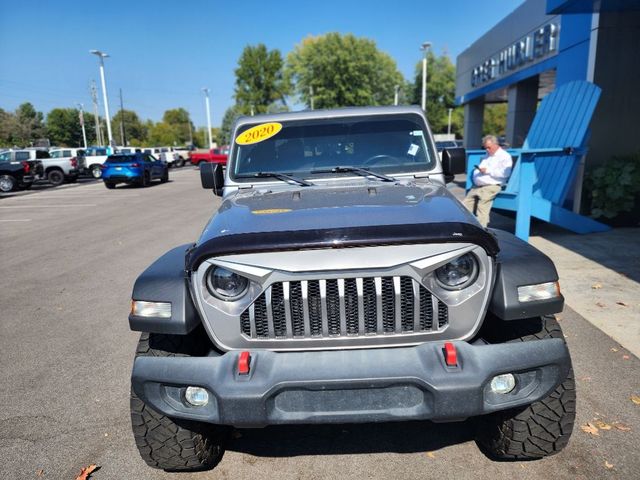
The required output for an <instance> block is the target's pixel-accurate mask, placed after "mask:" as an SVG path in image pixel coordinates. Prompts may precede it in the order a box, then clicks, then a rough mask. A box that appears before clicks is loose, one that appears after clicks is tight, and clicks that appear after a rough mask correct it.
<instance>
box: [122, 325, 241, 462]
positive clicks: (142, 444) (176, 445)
mask: <svg viewBox="0 0 640 480" xmlns="http://www.w3.org/2000/svg"><path fill="white" fill-rule="evenodd" d="M198 333H199V334H200V335H197V336H196V335H186V336H185V335H160V334H153V333H152V334H149V333H143V334H142V335H141V336H140V341H139V342H138V348H137V349H136V357H138V356H152V357H184V356H190V355H193V354H196V355H197V354H205V352H206V346H205V345H204V344H203V342H200V341H198V337H199V338H202V335H204V336H206V333H205V332H203V331H200V332H198ZM130 405H131V426H132V429H133V436H134V438H135V442H136V446H137V447H138V450H139V452H140V456H141V457H142V459H143V460H144V461H145V462H146V463H147V465H149V466H150V467H154V468H159V469H163V470H169V471H197V470H211V469H212V468H214V467H215V466H216V465H217V464H218V463H219V462H220V460H221V459H222V456H223V454H224V445H225V444H226V442H227V440H228V439H229V437H230V433H231V429H230V428H229V427H225V426H218V425H210V424H206V423H198V422H189V421H186V420H181V419H172V418H169V417H167V416H165V415H162V414H161V413H158V412H156V411H155V410H153V409H152V408H151V407H149V406H148V405H146V404H145V403H144V402H143V401H142V400H141V399H140V398H138V397H137V396H136V394H135V393H134V392H133V390H132V391H131V402H130Z"/></svg>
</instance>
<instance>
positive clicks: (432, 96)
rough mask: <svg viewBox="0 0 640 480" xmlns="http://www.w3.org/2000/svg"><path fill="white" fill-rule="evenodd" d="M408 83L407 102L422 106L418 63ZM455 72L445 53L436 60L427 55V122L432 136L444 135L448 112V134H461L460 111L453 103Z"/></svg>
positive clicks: (462, 117) (430, 54) (462, 113)
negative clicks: (411, 81) (408, 97)
mask: <svg viewBox="0 0 640 480" xmlns="http://www.w3.org/2000/svg"><path fill="white" fill-rule="evenodd" d="M415 72H416V73H415V77H414V82H413V84H412V88H411V92H410V99H411V103H413V104H416V105H421V104H422V60H421V61H420V62H418V63H417V65H416V69H415ZM455 91H456V69H455V66H454V65H453V63H452V62H451V59H450V58H449V56H448V55H447V54H446V53H445V54H442V55H440V56H439V57H437V56H436V55H435V54H434V53H433V51H431V50H429V52H428V53H427V112H426V113H427V119H428V120H429V125H431V129H432V130H433V132H434V133H446V132H447V128H448V124H449V109H452V111H451V133H455V134H458V135H462V127H463V125H464V111H463V108H462V107H458V106H456V104H455Z"/></svg>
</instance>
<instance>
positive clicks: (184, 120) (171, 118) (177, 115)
mask: <svg viewBox="0 0 640 480" xmlns="http://www.w3.org/2000/svg"><path fill="white" fill-rule="evenodd" d="M162 121H163V122H165V123H167V124H169V125H171V128H172V129H173V130H174V133H175V136H176V139H175V140H174V141H175V142H176V143H177V144H179V145H185V144H187V143H189V142H190V141H191V136H192V132H193V130H194V126H193V123H192V122H191V118H190V117H189V112H187V111H186V110H185V109H184V108H174V109H173V110H167V111H166V112H164V115H163V116H162Z"/></svg>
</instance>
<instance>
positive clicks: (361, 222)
mask: <svg viewBox="0 0 640 480" xmlns="http://www.w3.org/2000/svg"><path fill="white" fill-rule="evenodd" d="M451 242H456V243H459V242H469V243H475V244H478V245H480V246H482V247H483V248H484V249H485V250H486V251H487V253H488V254H489V255H492V256H494V255H496V254H497V253H498V244H497V242H496V240H495V238H494V236H493V235H492V234H491V233H489V232H488V231H487V230H485V229H483V228H482V227H481V226H480V224H479V223H478V221H477V220H476V218H475V217H474V216H473V215H472V214H471V213H470V212H469V211H467V209H466V208H464V206H463V205H462V204H460V202H458V201H457V200H456V199H455V198H454V197H453V195H452V194H451V193H450V192H449V191H448V190H447V189H446V188H444V187H442V186H437V185H432V184H427V185H420V186H418V185H416V184H407V185H402V184H390V185H389V184H387V185H385V184H376V185H370V184H368V185H367V184H365V185H357V186H353V185H350V186H348V187H331V188H327V187H321V186H314V187H306V188H300V189H296V190H286V191H269V190H252V191H250V192H247V193H238V194H236V195H233V196H231V197H229V198H227V199H225V200H224V202H223V203H222V205H221V206H220V209H219V210H218V212H217V214H216V215H214V216H213V218H212V219H211V221H210V222H209V223H208V225H207V226H206V228H205V230H204V231H203V233H202V235H201V236H200V239H199V240H198V242H197V243H196V244H195V245H194V247H193V248H192V249H191V250H190V252H189V255H188V257H187V265H186V266H187V269H188V270H192V269H194V268H197V266H198V265H199V264H200V263H201V262H202V260H204V259H206V258H209V257H212V256H219V255H228V254H236V253H249V252H260V251H274V250H299V249H308V248H346V247H356V246H371V245H392V244H406V243H451Z"/></svg>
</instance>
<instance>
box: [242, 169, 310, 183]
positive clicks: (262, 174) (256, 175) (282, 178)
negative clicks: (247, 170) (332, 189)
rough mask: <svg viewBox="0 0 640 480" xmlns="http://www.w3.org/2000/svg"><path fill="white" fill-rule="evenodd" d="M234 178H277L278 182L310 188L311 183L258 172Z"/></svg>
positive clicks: (296, 178) (292, 177)
mask: <svg viewBox="0 0 640 480" xmlns="http://www.w3.org/2000/svg"><path fill="white" fill-rule="evenodd" d="M236 178H277V179H278V180H282V181H283V182H286V181H287V180H288V181H290V182H294V183H297V184H298V185H302V186H303V187H311V186H312V185H313V183H311V182H307V181H306V180H304V179H302V178H298V177H294V176H292V175H289V174H287V173H278V172H258V173H252V174H250V175H236Z"/></svg>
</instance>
